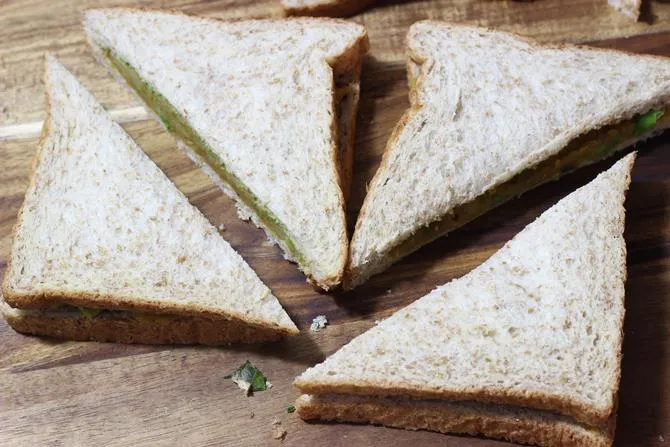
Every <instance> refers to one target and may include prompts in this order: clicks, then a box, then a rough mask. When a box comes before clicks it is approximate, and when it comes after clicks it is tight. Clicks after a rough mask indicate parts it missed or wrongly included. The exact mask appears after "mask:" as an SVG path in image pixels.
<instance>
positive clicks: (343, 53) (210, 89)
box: [85, 9, 368, 290]
mask: <svg viewBox="0 0 670 447" xmlns="http://www.w3.org/2000/svg"><path fill="white" fill-rule="evenodd" d="M85 27H86V31H87V34H88V37H89V40H90V42H91V44H92V46H93V48H94V51H96V52H97V54H98V56H99V57H100V58H101V59H102V60H103V61H104V62H105V63H107V64H108V65H111V66H112V67H114V68H115V69H117V70H120V72H121V74H122V76H124V77H125V79H126V80H127V81H128V80H129V79H131V78H130V77H129V76H128V73H127V72H126V71H127V70H132V71H134V73H136V75H134V76H135V77H134V78H133V79H134V81H133V80H131V82H130V84H131V86H132V87H133V88H134V89H135V90H136V91H137V92H138V94H139V95H140V97H142V99H143V100H144V101H145V102H146V103H147V104H148V105H149V107H152V108H153V109H154V112H156V113H157V114H158V115H162V116H163V119H162V120H163V121H164V123H166V124H167V127H168V129H172V130H173V131H175V130H176V135H177V136H178V137H180V138H181V139H182V140H185V142H186V143H187V144H184V145H182V146H183V147H185V148H187V149H190V152H191V154H190V155H191V156H192V157H193V158H194V159H199V160H200V163H199V164H200V165H201V166H204V165H205V164H207V166H208V168H206V169H205V171H206V172H208V174H210V176H212V177H213V178H214V179H215V180H217V183H218V184H219V185H220V186H221V187H222V188H223V189H224V191H225V192H227V193H228V194H229V195H230V196H231V197H233V198H234V199H235V200H236V201H237V202H238V204H239V205H240V208H241V210H242V217H243V218H248V217H251V218H252V219H253V220H254V222H255V223H256V224H257V225H259V226H261V227H263V228H264V229H265V230H266V232H267V233H268V236H270V237H271V239H274V240H276V241H277V242H278V244H279V245H280V247H281V248H282V249H283V250H284V253H285V256H286V257H287V258H288V259H292V260H295V261H297V262H298V265H299V267H300V268H301V270H303V272H304V273H305V274H306V275H307V277H308V279H309V280H311V281H312V282H313V283H315V284H316V285H318V286H319V287H321V288H323V289H325V290H327V289H330V288H332V287H334V286H337V285H338V284H339V283H340V282H341V280H342V276H343V272H344V265H345V263H346V258H347V246H348V236H347V231H346V221H345V201H344V196H343V192H342V189H341V185H342V186H343V187H344V189H345V190H347V189H348V186H347V184H348V179H347V178H348V177H349V176H350V171H351V168H350V164H351V158H352V156H351V147H350V145H349V146H347V147H339V148H338V146H344V144H343V143H339V142H338V140H339V138H338V134H340V132H339V130H340V129H339V128H340V127H343V128H345V129H343V130H344V133H346V134H347V135H348V136H347V137H342V141H343V142H344V141H347V142H351V141H353V140H352V138H351V136H353V121H352V119H353V118H355V115H356V114H355V110H356V108H357V104H358V90H357V86H358V82H359V81H358V78H359V73H360V56H361V55H362V54H363V53H364V52H365V51H367V48H368V40H367V35H366V33H365V29H364V28H363V27H362V26H360V25H357V24H354V23H349V22H344V21H338V20H328V19H292V20H274V21H272V20H250V21H241V22H222V21H219V20H215V19H206V18H197V17H189V16H186V15H182V14H177V13H165V12H150V11H137V10H127V9H109V10H92V11H89V12H87V14H86V18H85ZM114 60H117V61H119V60H120V61H123V62H114ZM124 72H126V73H125V74H124ZM148 89H151V90H148ZM149 91H151V92H152V93H148V92H149ZM157 96H160V98H161V100H164V101H166V102H167V103H168V104H169V106H170V107H171V110H173V111H174V115H170V114H166V113H165V112H164V111H161V110H159V109H160V107H158V106H156V97H157ZM338 101H344V102H345V103H346V104H348V110H346V111H342V110H338ZM166 115H170V117H168V118H165V116H166ZM176 119H179V120H181V121H182V122H183V123H184V127H188V129H189V130H188V131H184V130H183V128H182V126H180V125H176V124H175V123H174V121H175V120H176ZM338 119H340V120H341V123H338ZM191 130H192V131H193V133H194V134H195V136H193V137H189V136H188V135H185V133H187V132H190V131H191ZM205 146H206V150H203V149H202V147H205ZM340 164H343V165H344V166H343V167H342V168H340ZM212 168H215V169H221V170H223V171H225V172H219V174H220V175H216V172H215V169H212ZM338 171H342V172H341V173H340V172H338ZM226 176H227V177H228V178H223V177H226ZM277 228H280V230H277Z"/></svg>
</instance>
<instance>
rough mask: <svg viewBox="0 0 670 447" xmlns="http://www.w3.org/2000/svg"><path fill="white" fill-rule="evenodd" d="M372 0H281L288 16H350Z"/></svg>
mask: <svg viewBox="0 0 670 447" xmlns="http://www.w3.org/2000/svg"><path fill="white" fill-rule="evenodd" d="M373 3H374V0H281V5H282V7H283V8H284V12H285V13H286V14H287V15H290V16H327V17H348V16H352V15H354V14H356V13H358V12H360V11H362V10H364V9H365V8H367V7H368V6H370V5H371V4H373Z"/></svg>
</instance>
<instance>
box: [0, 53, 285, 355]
mask: <svg viewBox="0 0 670 447" xmlns="http://www.w3.org/2000/svg"><path fill="white" fill-rule="evenodd" d="M45 83H46V90H47V99H48V118H47V120H46V122H45V126H44V131H43V136H42V140H41V141H40V144H39V148H38V153H37V158H36V162H35V167H34V172H33V175H32V179H31V181H30V185H29V186H28V191H27V192H26V197H25V201H24V203H23V206H22V208H21V211H20V212H19V216H18V221H17V224H16V227H15V234H14V242H13V246H12V251H11V254H10V258H9V266H8V269H7V272H6V275H5V278H4V282H3V284H2V292H3V295H4V300H5V301H6V304H3V306H2V311H3V314H5V316H6V318H7V319H8V321H9V323H10V324H11V325H12V326H13V327H14V328H15V329H17V330H19V331H21V332H27V333H33V334H40V335H50V336H55V337H59V338H69V339H76V340H99V341H121V342H137V343H206V344H222V343H228V342H232V341H261V340H267V339H274V338H278V337H280V336H282V335H287V334H295V333H297V332H298V330H297V328H296V326H295V325H294V324H293V322H292V321H291V319H290V318H289V316H288V315H287V314H286V312H285V311H284V310H283V309H282V306H281V304H280V303H279V301H277V299H276V298H275V297H274V296H273V295H272V293H271V291H270V289H268V288H267V287H266V286H265V285H264V284H263V283H262V282H261V280H260V279H259V278H258V277H257V276H256V274H255V273H254V271H253V270H252V269H251V268H250V267H249V265H247V263H246V262H244V260H243V259H242V257H241V256H240V255H239V254H237V252H235V250H234V249H233V248H232V247H231V246H230V245H229V244H228V243H227V242H226V241H225V240H224V239H223V238H222V237H221V236H220V235H219V234H218V232H217V230H216V229H215V228H214V227H213V226H212V225H211V224H210V223H209V222H208V221H207V219H206V218H205V217H204V216H203V215H202V214H201V213H200V212H199V211H198V210H197V209H196V208H195V207H194V206H192V205H191V204H190V203H189V202H188V199H187V198H186V197H185V196H184V195H183V194H182V193H181V192H180V191H179V190H178V189H177V188H176V187H175V186H174V184H172V182H170V180H169V179H168V178H167V177H166V176H165V175H164V174H163V172H162V171H161V170H160V169H159V168H158V167H157V166H156V165H155V164H154V163H153V162H152V161H151V160H150V159H149V158H148V157H147V156H146V154H145V153H144V152H142V150H141V149H140V148H139V147H138V146H137V144H135V142H134V141H133V140H132V139H131V138H130V137H129V136H128V134H126V133H125V131H124V130H123V129H122V128H121V127H120V126H119V125H118V124H116V123H115V122H113V121H112V119H111V117H110V116H109V114H108V113H107V112H106V111H105V110H104V109H103V108H102V107H101V106H100V105H99V104H98V103H97V102H96V101H95V99H94V98H93V96H91V94H90V93H89V92H87V91H86V90H85V89H84V87H82V86H81V85H80V84H79V82H78V81H77V80H76V79H75V78H74V77H73V76H72V75H71V74H70V73H69V72H68V71H67V70H66V69H65V68H64V67H63V66H62V65H60V64H59V63H58V62H57V61H56V60H55V59H53V58H48V60H47V69H46V80H45Z"/></svg>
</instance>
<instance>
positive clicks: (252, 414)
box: [249, 411, 256, 419]
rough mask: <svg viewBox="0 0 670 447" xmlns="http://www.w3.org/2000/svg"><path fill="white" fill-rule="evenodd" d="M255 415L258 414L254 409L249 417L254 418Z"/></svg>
mask: <svg viewBox="0 0 670 447" xmlns="http://www.w3.org/2000/svg"><path fill="white" fill-rule="evenodd" d="M254 416H256V414H254V412H253V411H252V412H251V414H250V415H249V419H253V418H254Z"/></svg>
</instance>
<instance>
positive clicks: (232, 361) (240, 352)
mask: <svg viewBox="0 0 670 447" xmlns="http://www.w3.org/2000/svg"><path fill="white" fill-rule="evenodd" d="M93 3H95V4H98V5H99V4H100V3H101V2H97V1H96V2H93V1H92V0H86V1H77V2H64V1H57V2H47V1H46V0H41V1H38V0H26V1H12V2H0V108H3V107H2V106H4V107H6V110H4V111H3V112H2V114H1V115H0V116H1V117H2V118H0V123H14V124H23V123H27V122H31V121H33V120H38V119H40V117H41V115H42V107H43V106H42V103H43V98H42V97H41V86H40V85H39V78H40V76H41V72H40V66H39V64H40V62H39V60H40V58H41V53H42V52H43V51H45V50H47V49H49V50H53V51H55V52H56V53H58V54H59V56H62V59H63V61H64V62H65V64H66V65H67V66H68V67H69V68H72V69H73V71H74V72H75V73H76V74H77V75H78V76H79V77H81V78H82V79H83V81H84V83H85V84H86V86H87V87H89V88H91V90H93V92H94V94H95V95H96V96H97V97H98V98H100V99H103V100H104V102H105V103H106V104H107V105H108V106H113V107H115V108H119V107H121V108H124V107H127V106H129V105H131V104H132V100H131V99H130V96H129V95H127V94H126V93H124V92H123V91H122V89H121V88H120V87H119V86H118V85H116V84H115V83H114V82H113V81H112V80H110V78H108V76H107V75H106V74H105V73H104V70H102V69H100V68H99V67H97V66H95V65H94V63H93V62H92V59H90V57H89V55H88V53H87V52H86V50H85V47H84V44H83V40H82V37H81V33H80V31H79V29H78V26H79V25H78V20H79V19H78V17H79V14H80V11H81V10H83V9H84V8H85V7H88V6H90V5H92V4H93ZM130 3H131V2H130V1H124V0H122V1H117V2H115V4H130ZM148 3H149V2H144V4H148ZM494 3H495V4H494ZM559 3H560V4H561V5H563V6H564V7H559ZM168 4H169V5H170V6H174V7H178V8H181V9H185V10H187V11H189V12H194V13H205V14H208V15H215V16H222V17H223V16H226V17H230V16H237V17H245V16H247V15H248V16H278V15H279V14H280V11H279V9H277V7H276V5H275V4H274V3H270V2H253V1H237V0H229V1H209V2H194V1H191V2H186V1H183V2H173V1H170V2H168V1H158V2H153V3H152V6H153V5H159V6H160V5H168ZM47 5H54V6H53V8H55V9H53V10H49V11H58V13H57V14H56V13H53V12H51V13H47V9H46V6H47ZM655 6H659V7H660V5H655ZM440 8H444V9H440ZM440 14H441V17H446V16H449V17H452V18H456V19H458V20H459V21H474V22H478V23H486V24H495V25H500V26H502V27H503V28H507V29H516V30H523V31H525V32H526V33H527V34H533V35H535V36H539V37H540V38H542V39H544V40H553V39H555V40H591V39H593V38H596V37H598V36H599V35H602V33H605V34H604V35H605V36H607V37H611V36H619V35H625V34H628V33H630V32H646V31H648V30H650V29H660V28H663V26H665V24H667V23H670V21H668V20H666V21H665V22H663V23H661V22H662V20H661V18H659V19H658V22H659V23H657V24H655V25H652V26H651V27H648V26H647V25H633V24H630V23H624V22H620V21H617V20H618V18H617V17H616V16H614V15H612V14H610V13H609V9H607V8H606V7H602V5H601V4H600V2H590V1H586V0H566V1H564V2H559V1H554V0H543V1H537V2H534V3H533V4H530V5H528V4H523V5H522V4H516V3H515V4H512V3H506V2H503V3H496V2H491V3H487V2H484V1H482V2H477V1H468V0H463V1H461V2H457V1H456V0H454V1H446V0H445V1H435V2H427V1H419V2H407V3H403V4H392V3H390V2H382V5H381V6H380V7H379V8H377V9H376V10H372V11H369V12H367V13H365V14H363V15H361V16H359V17H358V18H357V20H361V21H363V22H365V23H366V24H367V25H368V26H369V27H370V34H371V37H372V40H373V52H372V54H371V56H370V57H368V58H367V59H366V60H365V63H364V69H363V80H362V99H361V106H360V114H359V115H360V116H359V125H358V131H357V149H356V165H355V166H356V169H357V171H356V176H355V179H354V184H353V191H352V193H353V194H352V200H351V209H350V218H351V219H353V218H355V215H356V213H357V210H358V208H359V207H360V204H361V201H362V199H363V195H364V192H365V185H366V183H367V182H368V181H369V180H370V178H371V176H372V174H373V172H374V170H375V169H376V167H377V165H378V162H379V159H380V156H381V153H382V152H383V149H384V147H385V143H386V139H387V138H388V135H389V133H390V131H391V129H392V127H393V125H394V124H395V122H396V121H397V120H398V118H399V117H400V115H401V114H402V112H403V111H404V109H405V108H406V107H407V104H408V102H407V86H406V77H405V66H404V61H403V60H402V46H401V43H402V36H403V35H404V32H405V29H406V27H407V26H408V25H409V23H411V21H412V20H413V19H415V18H419V17H437V16H439V15H440ZM450 14H451V15H450ZM601 14H607V17H608V19H607V20H608V22H607V24H604V22H603V23H601V22H600V21H602V20H604V19H603V18H602V17H601ZM613 23H618V24H619V25H617V26H616V27H615V26H614V25H612V24H613ZM585 24H588V26H586V25H585ZM596 28H597V29H596ZM638 28H639V29H638ZM596 45H598V46H604V47H612V48H620V49H625V50H629V51H635V52H640V53H653V54H661V55H666V56H670V34H657V35H652V36H638V37H634V38H631V39H615V40H608V41H604V42H597V43H596ZM124 127H125V128H126V130H127V131H128V132H129V133H130V134H131V136H132V137H133V138H135V139H136V140H137V142H138V143H139V144H140V146H141V147H143V148H144V149H145V150H146V151H147V153H148V154H149V156H150V157H151V158H152V159H153V160H154V161H156V163H157V164H158V165H159V166H160V167H161V168H162V169H163V170H164V171H165V172H166V174H167V175H168V176H169V177H170V178H171V179H172V180H173V181H174V182H175V183H176V185H177V186H178V187H179V188H180V189H181V190H182V191H183V192H184V193H185V194H186V195H187V196H188V197H189V199H190V200H191V202H192V203H193V204H195V205H196V206H197V207H198V208H199V209H200V210H202V212H203V213H204V214H205V215H206V216H207V217H208V218H209V219H210V220H211V221H212V223H213V224H214V225H219V224H221V223H223V224H224V225H225V227H226V231H225V232H224V233H223V234H224V237H225V238H226V239H228V240H229V241H230V243H231V244H232V245H233V247H235V248H236V249H237V250H238V251H239V252H240V253H241V254H242V256H243V257H244V258H245V259H246V260H247V261H248V262H249V263H250V264H251V266H252V267H253V268H254V269H255V270H256V271H257V272H258V274H259V276H260V277H261V279H262V280H263V281H265V282H266V283H267V284H268V285H269V286H270V287H271V288H272V290H273V291H274V293H275V295H276V296H278V297H279V299H280V301H281V302H282V304H283V305H284V306H285V307H286V309H287V311H288V312H289V313H290V315H291V317H292V318H293V319H294V321H295V322H296V323H297V324H298V326H299V327H300V329H301V330H303V333H302V334H301V335H300V336H298V337H295V338H292V339H290V340H286V341H283V342H278V343H272V344H268V345H264V346H244V347H231V348H226V349H224V348H222V349H215V348H204V347H188V348H173V347H169V346H165V347H150V346H124V345H115V344H97V343H73V342H58V341H54V340H43V339H38V338H33V337H25V336H21V335H18V334H16V333H14V332H13V331H12V330H11V329H10V328H9V327H8V326H7V325H6V323H4V321H0V440H1V441H0V444H3V445H20V446H23V445H50V446H61V445H63V446H64V445H229V446H237V445H281V444H282V443H281V442H280V441H277V440H274V439H272V426H271V423H272V420H273V419H274V418H275V417H277V418H279V419H280V420H281V421H282V424H283V426H284V428H285V429H286V430H287V431H288V434H287V437H286V439H285V441H284V442H283V444H286V445H333V446H358V445H366V446H367V445H388V446H404V445H410V444H415V445H422V446H423V445H426V446H431V445H434V446H437V445H451V446H482V447H484V446H496V445H500V446H502V445H507V444H504V443H498V442H493V441H486V440H480V439H474V438H465V437H451V436H443V435H439V434H435V433H427V432H406V431H401V430H392V429H385V428H379V427H368V426H355V425H347V424H339V425H332V424H306V423H304V422H302V421H300V420H299V419H298V418H297V417H296V416H295V414H293V415H291V414H287V413H286V407H288V406H289V405H292V404H293V401H294V399H295V398H296V397H297V392H296V391H295V390H294V389H293V388H292V386H291V382H292V380H293V378H294V377H295V375H297V374H298V373H300V372H302V371H303V370H304V369H305V368H307V367H308V366H311V365H313V364H314V363H316V362H318V361H320V360H322V359H323V358H325V356H327V355H329V354H331V353H333V352H334V351H336V350H337V349H338V348H339V347H340V346H342V345H343V344H344V343H346V342H347V341H349V340H350V339H352V338H353V337H355V336H356V335H358V334H360V333H362V332H363V331H365V330H367V329H368V328H369V327H371V326H372V325H373V324H374V321H375V320H377V319H380V318H384V317H386V316H388V315H390V314H391V313H393V312H394V311H395V310H397V309H399V308H401V307H404V306H406V305H407V304H409V303H411V302H413V301H414V300H415V299H417V298H418V297H420V296H422V295H424V294H425V293H427V292H428V291H430V290H431V289H432V288H434V287H435V286H436V285H439V284H442V283H444V282H446V281H448V280H450V279H452V278H455V277H458V276H461V275H463V274H464V273H466V272H468V271H469V270H471V269H472V268H473V267H475V266H477V265H478V264H479V263H481V262H482V261H483V260H485V259H486V258H487V257H488V256H490V254H492V253H493V252H494V251H495V250H496V249H497V248H499V247H500V246H501V245H502V244H503V243H504V242H506V241H507V240H509V239H510V238H511V237H512V236H513V235H514V234H516V233H517V232H518V231H520V230H521V229H522V228H523V227H524V226H525V225H527V224H528V223H529V222H531V221H532V220H533V219H534V218H535V217H536V216H538V215H539V214H540V213H541V212H542V211H543V210H545V209H546V208H548V207H549V206H551V205H552V204H553V203H555V202H556V201H557V200H559V199H560V198H561V197H563V196H565V195H566V194H568V193H569V192H571V191H573V190H574V189H575V188H576V187H578V186H580V185H583V184H585V183H586V182H588V181H589V180H591V179H592V178H594V177H595V175H596V174H597V173H598V172H600V171H601V170H603V169H605V168H606V167H608V166H610V165H611V164H612V161H606V162H603V163H600V164H598V165H597V166H594V167H591V168H587V169H583V170H581V171H579V172H577V173H575V174H572V175H569V176H567V177H566V178H564V179H562V180H561V181H559V182H555V183H552V184H549V185H545V186H544V187H541V188H538V189H536V190H534V191H532V192H530V193H528V194H525V195H524V196H523V197H522V198H521V199H519V200H516V201H514V202H512V203H509V204H507V205H504V206H502V207H501V208H499V209H498V210H495V211H493V212H491V213H489V214H487V215H485V216H483V217H482V218H480V219H478V220H477V221H475V222H473V223H472V224H470V225H467V226H466V227H464V228H462V229H460V230H458V231H456V232H454V233H452V234H451V235H450V236H449V237H447V238H443V239H441V240H439V241H436V242H435V243H433V244H431V245H429V246H427V247H425V248H424V249H422V250H420V251H419V252H417V253H416V254H414V255H412V256H410V257H409V258H407V259H405V260H403V261H402V262H400V263H398V264H397V265H395V266H393V267H392V268H391V269H390V270H389V271H387V272H386V273H384V274H382V275H379V276H378V277H376V278H374V279H373V280H372V281H371V282H370V283H368V284H366V285H365V286H363V287H362V288H360V289H358V290H356V291H354V292H352V293H349V294H342V295H333V296H331V295H326V294H320V293H318V292H316V291H314V289H312V288H311V287H310V286H309V285H308V284H307V283H306V282H305V280H304V277H303V276H302V275H301V274H300V273H299V271H298V270H297V269H296V267H295V266H294V265H292V264H289V263H288V262H286V261H284V260H283V259H282V257H281V255H280V253H279V251H278V249H277V248H276V247H273V246H271V245H269V244H268V243H267V242H266V240H265V236H264V234H263V232H262V231H260V230H257V229H255V228H254V227H253V226H252V225H251V224H248V223H245V222H242V221H240V220H239V219H238V218H237V216H236V214H235V212H234V207H233V205H232V202H231V201H230V200H229V199H227V198H226V197H225V196H224V195H223V194H222V193H221V192H220V191H219V190H218V189H217V188H215V187H214V186H213V185H212V183H211V182H210V181H209V180H208V179H207V177H206V176H205V175H204V174H202V173H201V172H200V171H199V170H198V169H197V168H196V167H195V166H194V165H193V164H192V163H191V162H190V161H189V160H188V158H186V157H185V156H184V155H182V153H181V152H180V151H179V150H178V149H177V148H176V146H175V144H174V141H173V140H172V138H171V137H170V136H169V135H167V134H166V133H165V132H164V131H163V130H162V128H161V127H160V126H159V125H158V124H156V123H155V122H153V121H147V120H142V121H135V122H130V123H127V124H124ZM36 143H37V141H36V139H35V138H32V139H22V140H12V141H0V160H1V162H0V166H1V168H2V169H0V273H3V271H4V269H5V267H6V259H7V256H8V253H9V249H10V243H11V227H12V225H13V224H14V221H15V217H16V213H17V212H18V209H19V207H20V205H21V202H22V200H23V193H24V191H25V188H26V186H27V181H28V175H29V169H30V163H31V159H32V156H33V153H34V151H35V147H36ZM639 149H640V157H639V158H638V162H637V164H636V166H635V170H634V173H633V183H632V186H631V189H630V192H629V195H628V200H627V205H626V206H627V210H628V212H627V221H626V241H627V244H628V258H629V280H628V284H627V303H626V307H627V315H626V323H625V343H624V362H623V378H622V384H621V392H620V401H619V406H620V408H619V423H618V431H617V438H616V442H617V444H618V445H621V446H632V445H635V446H638V445H639V446H642V445H645V446H646V445H651V446H661V445H668V442H670V324H669V323H668V322H669V321H670V298H669V297H670V157H668V150H670V135H666V136H664V137H659V138H656V139H653V140H651V141H649V142H647V143H645V144H642V145H640V146H639ZM319 314H325V315H327V317H328V319H329V320H330V322H331V324H330V325H329V326H328V327H327V329H325V330H324V331H322V332H319V333H311V332H309V330H308V327H309V324H310V323H311V320H312V318H313V317H314V316H316V315H319ZM247 359H249V360H251V361H252V362H254V363H255V364H256V365H257V366H259V367H260V368H261V370H263V371H264V372H265V373H266V375H267V376H268V377H269V379H270V381H271V382H272V383H273V385H274V386H273V388H272V389H270V390H269V391H266V392H263V393H257V394H256V395H255V396H252V397H245V396H243V394H242V392H241V391H240V390H239V389H237V388H236V387H235V385H233V384H232V383H231V382H230V381H229V380H226V379H224V378H223V377H224V376H225V375H226V374H228V373H230V371H232V370H233V369H234V368H236V367H237V366H239V365H240V364H241V363H243V362H244V361H245V360H247ZM252 414H253V417H252ZM661 437H663V438H661ZM661 439H665V440H666V441H665V442H663V441H661Z"/></svg>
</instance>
